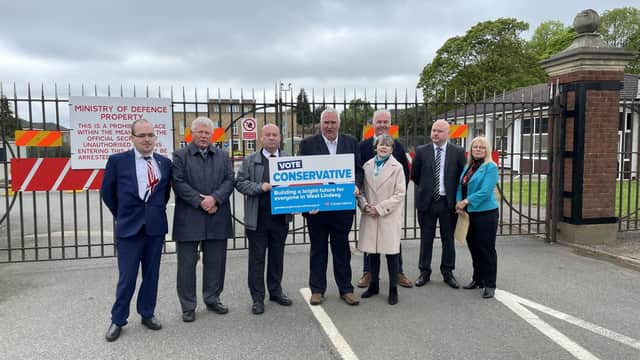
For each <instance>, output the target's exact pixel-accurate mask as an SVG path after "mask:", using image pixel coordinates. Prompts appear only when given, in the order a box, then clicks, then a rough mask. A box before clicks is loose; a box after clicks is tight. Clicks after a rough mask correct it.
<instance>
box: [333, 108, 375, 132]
mask: <svg viewBox="0 0 640 360" xmlns="http://www.w3.org/2000/svg"><path fill="white" fill-rule="evenodd" d="M373 111H374V110H373V107H372V106H371V104H370V103H369V102H368V101H364V100H362V99H354V100H351V101H350V102H349V105H347V108H346V109H345V110H344V112H343V113H342V114H341V115H340V130H341V131H343V132H346V133H349V134H352V135H353V136H355V137H356V138H358V139H360V138H361V137H362V127H363V126H364V124H367V123H368V122H370V121H371V118H372V117H373Z"/></svg>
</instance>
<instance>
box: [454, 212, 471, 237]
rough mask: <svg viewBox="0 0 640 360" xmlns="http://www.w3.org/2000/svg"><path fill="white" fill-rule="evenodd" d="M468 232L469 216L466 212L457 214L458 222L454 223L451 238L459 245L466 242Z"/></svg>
mask: <svg viewBox="0 0 640 360" xmlns="http://www.w3.org/2000/svg"><path fill="white" fill-rule="evenodd" d="M468 231H469V214H467V212H466V211H462V212H460V213H458V221H457V222H456V230H455V232H454V233H453V237H454V238H455V239H456V241H459V242H460V243H461V244H465V243H466V241H467V232H468Z"/></svg>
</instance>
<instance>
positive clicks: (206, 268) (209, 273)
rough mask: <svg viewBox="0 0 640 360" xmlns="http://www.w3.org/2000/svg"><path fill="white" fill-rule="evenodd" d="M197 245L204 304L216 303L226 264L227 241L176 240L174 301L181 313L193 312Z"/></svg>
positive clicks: (222, 286)
mask: <svg viewBox="0 0 640 360" xmlns="http://www.w3.org/2000/svg"><path fill="white" fill-rule="evenodd" d="M198 244H202V298H203V300H204V303H205V304H214V303H217V302H219V301H220V294H221V293H222V289H223V288H224V275H225V267H226V263H227V240H226V239H209V240H203V241H176V251H177V254H178V279H177V290H178V299H179V300H180V306H181V307H182V311H183V312H184V311H193V310H195V309H196V305H197V303H198V299H197V297H196V264H197V262H198Z"/></svg>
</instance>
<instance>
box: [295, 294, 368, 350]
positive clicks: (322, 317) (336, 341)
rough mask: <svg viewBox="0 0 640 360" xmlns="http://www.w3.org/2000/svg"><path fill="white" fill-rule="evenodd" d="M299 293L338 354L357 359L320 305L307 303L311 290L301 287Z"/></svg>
mask: <svg viewBox="0 0 640 360" xmlns="http://www.w3.org/2000/svg"><path fill="white" fill-rule="evenodd" d="M300 294H302V297H303V298H304V301H305V302H306V303H307V305H308V306H309V309H311V312H312V313H313V315H314V316H315V317H316V320H318V322H319V323H320V325H321V326H322V329H323V330H324V332H325V333H326V334H327V336H328V337H329V340H331V342H332V343H333V346H335V348H336V350H337V351H338V353H339V354H340V356H341V357H342V358H343V359H344V360H358V357H357V356H356V354H355V353H354V352H353V350H351V346H349V344H348V343H347V341H346V340H345V339H344V338H343V337H342V335H340V331H338V328H336V326H335V325H334V324H333V321H331V318H330V317H329V315H327V313H326V312H325V311H324V309H323V308H322V306H320V305H311V304H310V303H309V298H310V297H311V290H310V289H309V288H302V289H300Z"/></svg>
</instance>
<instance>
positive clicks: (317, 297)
mask: <svg viewBox="0 0 640 360" xmlns="http://www.w3.org/2000/svg"><path fill="white" fill-rule="evenodd" d="M322 299H323V296H322V294H320V293H315V294H311V299H309V304H311V305H320V304H322Z"/></svg>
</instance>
